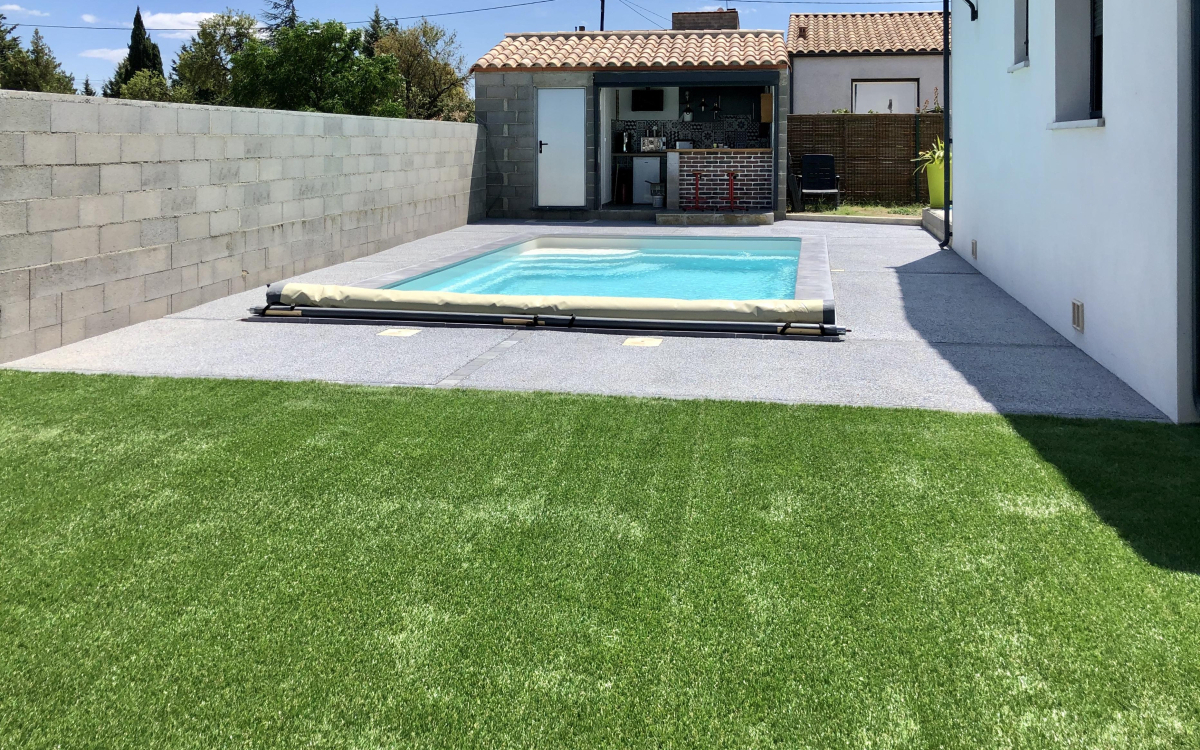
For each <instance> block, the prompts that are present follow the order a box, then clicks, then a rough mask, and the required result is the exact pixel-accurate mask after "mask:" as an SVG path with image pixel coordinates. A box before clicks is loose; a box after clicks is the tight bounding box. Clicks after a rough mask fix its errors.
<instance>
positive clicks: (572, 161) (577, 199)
mask: <svg viewBox="0 0 1200 750" xmlns="http://www.w3.org/2000/svg"><path fill="white" fill-rule="evenodd" d="M537 92H538V98H537V107H538V116H537V138H538V146H537V148H538V155H537V175H538V177H537V190H538V198H537V202H538V205H539V206H572V207H576V206H583V205H585V204H586V203H587V190H586V185H587V94H586V90H585V89H538V90H537Z"/></svg>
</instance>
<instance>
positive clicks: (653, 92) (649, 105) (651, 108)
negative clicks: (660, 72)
mask: <svg viewBox="0 0 1200 750" xmlns="http://www.w3.org/2000/svg"><path fill="white" fill-rule="evenodd" d="M632 93H633V102H632V106H630V109H631V110H633V111H634V112H662V111H663V90H662V89H634V90H633V92H632Z"/></svg>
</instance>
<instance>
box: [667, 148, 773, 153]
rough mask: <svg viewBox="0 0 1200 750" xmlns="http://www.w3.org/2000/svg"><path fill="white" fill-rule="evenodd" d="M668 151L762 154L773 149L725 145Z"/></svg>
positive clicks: (671, 149) (670, 149)
mask: <svg viewBox="0 0 1200 750" xmlns="http://www.w3.org/2000/svg"><path fill="white" fill-rule="evenodd" d="M667 151H674V152H676V153H681V154H686V153H690V152H692V151H725V152H730V153H738V154H747V153H749V154H761V153H769V152H770V151H771V149H769V148H723V147H722V148H669V149H667Z"/></svg>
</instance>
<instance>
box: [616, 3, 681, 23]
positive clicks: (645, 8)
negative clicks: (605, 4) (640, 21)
mask: <svg viewBox="0 0 1200 750" xmlns="http://www.w3.org/2000/svg"><path fill="white" fill-rule="evenodd" d="M623 1H624V2H625V4H626V5H632V6H633V7H635V8H640V9H641V10H644V11H646V12H647V13H649V14H650V15H652V16H658V17H659V18H661V19H662V20H664V21H670V20H671V19H669V18H667V17H666V16H664V15H663V14H662V13H655V12H654V11H652V10H650V9H649V8H647V7H646V6H644V5H638V4H637V3H635V2H633V0H623Z"/></svg>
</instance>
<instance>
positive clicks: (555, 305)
mask: <svg viewBox="0 0 1200 750" xmlns="http://www.w3.org/2000/svg"><path fill="white" fill-rule="evenodd" d="M256 312H258V313H259V314H260V315H264V316H267V317H272V316H283V315H291V316H303V317H337V318H342V319H346V318H363V319H370V318H375V317H379V318H386V319H401V318H404V317H405V316H410V318H409V319H413V320H439V319H440V320H446V321H457V322H470V321H471V320H475V321H476V322H481V323H500V324H510V325H554V326H559V325H574V326H580V327H584V326H597V327H604V326H606V325H607V326H610V327H611V326H612V325H616V326H618V327H622V328H664V327H665V328H679V329H685V330H722V329H723V330H743V331H748V332H749V331H758V332H766V331H771V332H775V333H794V334H800V333H807V334H812V335H818V336H836V335H841V334H842V333H845V329H840V328H837V327H836V326H834V325H832V324H833V310H832V309H831V307H830V306H828V305H827V304H826V303H825V301H823V300H798V299H771V300H683V299H665V298H663V299H660V298H644V297H576V296H553V295H513V294H461V293H457V292H429V291H400V290H395V289H370V288H363V287H352V286H331V285H326V284H299V283H295V282H277V283H275V284H272V285H270V286H269V287H268V288H267V306H266V307H265V308H262V309H261V310H256ZM505 316H514V317H505ZM518 316H519V317H518ZM780 329H782V330H780Z"/></svg>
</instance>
